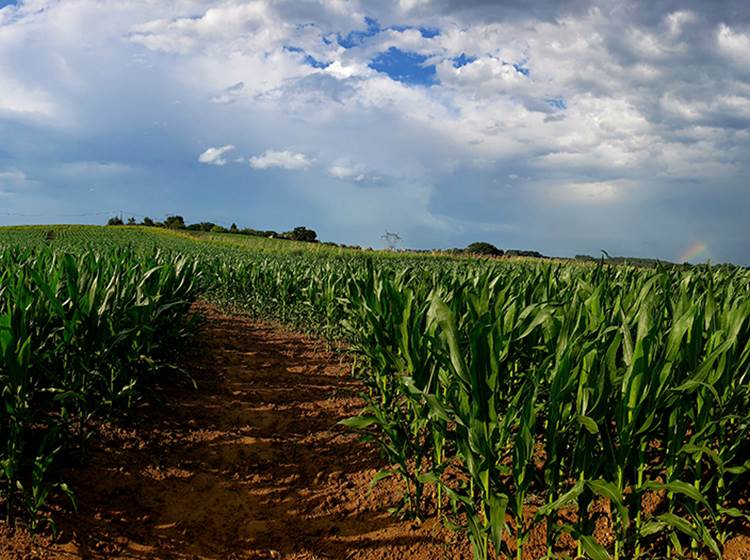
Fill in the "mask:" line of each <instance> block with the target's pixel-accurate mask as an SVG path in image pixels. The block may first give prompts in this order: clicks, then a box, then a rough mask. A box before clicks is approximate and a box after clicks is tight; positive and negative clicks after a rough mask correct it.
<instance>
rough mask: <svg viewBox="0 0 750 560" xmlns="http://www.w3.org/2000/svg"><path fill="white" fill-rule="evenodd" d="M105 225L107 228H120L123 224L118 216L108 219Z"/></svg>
mask: <svg viewBox="0 0 750 560" xmlns="http://www.w3.org/2000/svg"><path fill="white" fill-rule="evenodd" d="M107 225H108V226H122V225H125V224H123V222H122V218H121V217H120V216H114V217H112V218H110V219H109V220H107Z"/></svg>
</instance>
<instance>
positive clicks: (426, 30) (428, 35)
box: [419, 27, 440, 39]
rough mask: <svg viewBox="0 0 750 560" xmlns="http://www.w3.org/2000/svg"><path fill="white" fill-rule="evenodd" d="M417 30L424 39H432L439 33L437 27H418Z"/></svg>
mask: <svg viewBox="0 0 750 560" xmlns="http://www.w3.org/2000/svg"><path fill="white" fill-rule="evenodd" d="M419 32H420V33H421V34H422V37H424V38H425V39H432V38H433V37H437V36H438V35H440V30H439V29H438V28H437V27H420V28H419Z"/></svg>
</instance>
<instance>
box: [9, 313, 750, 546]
mask: <svg viewBox="0 0 750 560" xmlns="http://www.w3.org/2000/svg"><path fill="white" fill-rule="evenodd" d="M200 312H201V313H202V314H203V315H204V316H205V317H206V319H207V321H206V324H205V325H204V327H203V329H202V332H201V334H200V336H199V337H198V342H197V344H196V347H195V349H194V351H193V355H192V356H191V357H190V359H189V361H188V363H189V369H190V373H191V375H192V376H193V377H194V378H195V380H196V382H197V383H198V386H199V389H198V390H197V391H195V390H193V389H192V388H188V387H183V388H172V389H170V390H168V391H167V392H166V394H165V395H164V404H163V405H160V406H153V405H152V406H146V407H144V408H143V411H142V413H141V415H140V417H139V418H138V419H137V422H136V423H135V424H134V426H133V427H131V428H128V427H118V428H111V429H105V430H103V433H102V435H101V436H100V437H99V438H98V439H97V443H96V444H95V445H96V447H95V448H94V449H93V452H92V457H91V461H90V462H89V464H88V466H86V467H85V468H83V469H80V468H79V469H71V470H70V472H69V473H65V474H66V479H68V480H70V481H71V482H72V483H73V487H74V488H75V489H76V492H77V495H78V501H79V511H78V512H77V513H69V514H65V515H63V518H62V520H61V522H60V530H61V532H60V534H59V535H58V537H57V538H56V539H55V540H54V541H53V540H51V539H49V538H36V539H31V538H30V537H29V536H28V534H27V533H24V532H23V531H16V532H15V533H12V532H9V531H8V530H7V528H4V527H3V528H1V529H0V557H2V558H13V559H20V558H97V559H98V558H129V559H147V558H148V559H152V558H160V559H162V558H164V559H167V558H175V559H187V558H190V559H195V558H211V559H214V558H217V559H218V558H228V559H262V558H284V559H293V560H303V559H304V560H313V559H324V558H335V559H373V560H374V559H380V560H385V559H403V558H409V559H417V560H439V559H463V558H471V550H470V548H469V546H468V544H467V543H466V541H465V539H464V538H463V537H461V536H459V535H457V534H456V533H453V532H451V531H448V530H446V529H444V528H442V527H440V525H439V524H436V523H434V522H427V523H425V524H424V525H416V524H414V523H410V522H408V521H398V520H395V519H393V518H392V516H391V515H390V514H389V513H388V512H387V509H388V507H391V506H393V505H395V503H396V502H397V500H398V497H399V492H398V487H397V482H395V481H392V482H389V481H385V482H384V483H382V484H381V485H379V486H377V487H376V488H375V489H374V490H373V491H372V493H370V494H368V493H367V487H368V484H369V482H370V480H371V479H372V476H373V475H374V474H375V473H376V472H377V471H378V470H380V469H381V468H382V467H383V464H382V461H381V460H380V459H379V458H378V454H377V450H376V449H375V447H373V446H371V445H368V444H364V443H361V442H359V441H357V438H356V437H355V436H353V435H352V434H350V433H348V432H346V431H345V430H343V429H342V428H339V427H337V425H336V424H337V422H338V421H339V420H341V419H343V418H347V417H350V416H352V415H354V414H356V412H357V411H358V410H359V408H360V407H361V402H360V400H359V399H358V397H357V391H358V390H359V388H360V386H359V385H358V384H357V383H356V382H355V381H353V380H352V379H351V378H350V376H349V375H348V374H349V366H348V365H347V364H346V363H343V362H342V361H341V359H340V357H339V356H338V355H336V354H334V353H331V352H327V351H325V349H324V348H323V346H322V344H321V343H320V342H315V341H313V340H310V339H308V338H306V337H304V336H303V335H299V334H293V333H290V332H288V331H286V330H283V329H280V328H278V327H274V326H270V325H268V324H265V323H259V322H255V321H251V320H249V319H246V318H243V317H237V316H226V315H222V314H220V313H218V312H217V311H215V310H214V309H212V308H210V307H206V306H203V307H201V308H200ZM748 540H750V539H748V538H747V537H740V538H739V539H737V540H736V542H732V543H730V547H729V548H730V550H727V553H728V554H727V558H734V559H746V558H747V559H750V553H748V551H750V547H748ZM732 548H733V549H734V550H732ZM542 551H543V547H542V549H541V550H539V551H532V550H528V551H527V552H528V556H529V557H535V556H536V554H535V552H542Z"/></svg>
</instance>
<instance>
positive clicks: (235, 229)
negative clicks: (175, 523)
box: [229, 224, 240, 233]
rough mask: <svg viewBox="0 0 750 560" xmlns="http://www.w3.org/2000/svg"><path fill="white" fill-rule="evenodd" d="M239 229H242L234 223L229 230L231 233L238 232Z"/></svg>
mask: <svg viewBox="0 0 750 560" xmlns="http://www.w3.org/2000/svg"><path fill="white" fill-rule="evenodd" d="M239 231H240V230H239V229H238V228H237V224H232V225H231V226H230V227H229V232H230V233H238V232H239Z"/></svg>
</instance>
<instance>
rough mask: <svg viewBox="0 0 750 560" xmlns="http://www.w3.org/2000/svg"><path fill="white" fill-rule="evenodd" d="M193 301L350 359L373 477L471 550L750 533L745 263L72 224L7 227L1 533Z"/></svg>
mask: <svg viewBox="0 0 750 560" xmlns="http://www.w3.org/2000/svg"><path fill="white" fill-rule="evenodd" d="M311 247H312V248H313V249H312V250H308V249H309V248H311ZM197 298H203V299H206V300H209V301H211V302H212V303H214V304H216V305H220V306H224V307H226V308H231V309H237V310H242V311H244V312H246V313H250V314H252V315H254V316H257V317H262V318H266V319H274V320H278V321H281V322H283V323H285V324H287V325H289V326H292V327H295V328H302V329H305V330H307V331H310V332H313V333H316V334H318V335H320V336H323V337H325V338H327V339H329V340H338V341H342V342H344V343H346V344H347V345H348V347H349V348H350V349H351V351H352V352H353V354H354V356H355V360H356V368H355V373H356V375H357V376H358V377H359V378H360V379H361V380H362V382H363V384H364V387H365V389H364V393H363V394H364V396H365V399H366V408H365V409H364V410H363V411H362V413H361V414H360V415H359V416H357V417H355V418H352V419H350V420H348V421H346V425H347V426H348V427H349V428H351V429H354V430H357V431H360V432H361V433H362V434H363V436H364V437H366V438H369V439H370V440H372V441H376V442H377V443H378V444H379V446H380V448H381V450H382V453H383V456H384V457H385V458H386V459H387V461H388V463H389V464H390V465H391V466H390V467H389V468H388V469H386V470H384V471H382V472H381V473H379V474H378V475H377V477H376V479H382V478H385V477H390V476H395V477H399V478H400V479H401V480H402V481H403V488H404V497H403V502H402V507H401V511H400V514H401V515H406V516H413V517H415V518H421V517H424V516H425V515H428V514H429V515H437V516H439V517H441V518H443V519H444V520H445V522H446V523H450V524H453V525H455V526H456V527H457V528H459V529H460V530H462V531H464V532H465V533H466V535H467V537H468V538H469V539H470V541H471V543H472V546H473V549H474V554H475V557H476V558H479V559H485V558H490V557H495V555H506V556H510V557H516V558H519V559H520V558H521V557H522V554H523V549H524V546H525V544H526V543H527V539H528V537H529V534H530V531H531V528H532V527H535V526H538V525H539V524H542V525H544V526H545V527H546V542H547V547H548V552H549V555H550V557H554V554H555V550H556V545H557V543H558V541H560V539H562V538H571V537H572V538H573V539H574V540H575V541H576V543H577V546H578V552H579V554H580V555H583V556H586V557H590V558H594V559H604V558H610V557H612V558H616V559H625V558H627V559H630V558H637V557H676V558H679V557H686V556H690V555H692V556H693V557H699V556H701V555H702V556H704V557H720V556H721V553H722V549H723V545H724V543H725V542H727V540H728V539H729V538H730V537H732V536H733V534H734V533H735V532H736V531H738V530H740V528H741V527H743V523H746V522H747V520H748V519H750V517H749V515H750V512H749V511H748V506H747V500H748V495H747V492H748V488H749V487H750V476H749V473H750V271H747V270H743V269H739V268H736V269H731V268H710V267H699V268H692V269H681V268H663V267H656V268H653V269H639V268H632V267H625V266H619V267H613V266H608V265H606V264H601V265H599V266H591V265H586V266H579V265H575V264H564V263H555V262H545V261H540V262H532V261H529V262H513V261H502V260H500V261H492V260H472V259H452V258H432V257H426V256H414V255H392V254H383V253H377V252H360V251H350V250H343V249H338V248H332V247H326V246H317V245H310V244H303V243H293V242H289V241H279V240H268V239H257V238H250V237H238V236H231V235H215V234H210V235H209V234H207V235H200V236H197V235H188V234H184V233H181V232H171V231H167V230H157V229H150V228H127V227H120V228H96V227H80V226H55V227H52V226H49V227H27V228H0V352H1V354H0V385H1V386H2V400H3V408H2V413H1V414H2V416H1V417H0V430H2V436H1V437H2V445H3V446H2V448H0V449H1V451H0V453H1V455H0V461H1V465H2V473H1V475H0V476H1V477H2V478H0V493H1V494H2V497H3V506H2V507H3V509H4V511H5V513H6V515H7V516H8V517H11V518H12V517H17V516H21V515H23V516H25V517H28V518H30V519H33V520H34V521H35V522H38V521H39V520H41V519H47V517H45V516H44V509H45V502H46V498H47V495H48V493H49V492H55V491H63V492H70V490H71V489H69V488H68V487H67V486H66V485H65V483H64V481H59V480H56V479H55V478H54V477H53V476H51V475H50V476H48V472H52V471H53V470H54V469H52V468H51V467H52V466H53V465H54V463H55V460H56V458H57V457H58V456H60V455H62V454H64V453H71V452H76V451H79V452H82V450H83V449H84V448H85V437H86V433H87V426H89V425H90V423H91V422H95V421H99V420H101V419H103V418H110V417H113V416H116V415H117V414H118V413H121V412H122V411H127V410H128V409H129V408H130V407H132V406H133V403H134V402H137V400H138V399H140V398H143V397H144V395H146V393H147V390H148V388H149V387H151V386H153V385H154V384H155V383H157V382H159V381H160V380H163V379H166V378H167V377H168V376H169V374H170V373H172V372H174V364H175V363H176V361H175V353H176V351H177V350H179V348H180V344H179V341H181V340H184V339H185V337H187V336H188V335H189V334H190V332H191V329H192V324H191V322H190V320H189V319H188V317H187V311H188V308H189V306H190V304H191V302H193V301H194V300H195V299H197ZM165 376H166V377H165ZM364 491H366V490H365V489H363V492H364ZM71 495H72V494H71ZM428 495H436V496H438V498H437V503H438V508H437V511H433V510H431V509H429V508H427V507H425V502H426V496H428ZM646 501H648V502H649V503H650V504H652V505H651V506H650V507H648V508H647V507H645V506H644V503H645V502H646ZM602 524H605V525H606V526H608V527H609V528H610V533H611V535H612V538H611V539H609V540H607V541H602V540H601V539H599V540H597V539H596V538H594V534H595V531H596V528H597V527H600V526H601V525H602ZM744 526H745V527H746V525H744ZM566 535H567V536H566Z"/></svg>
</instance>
